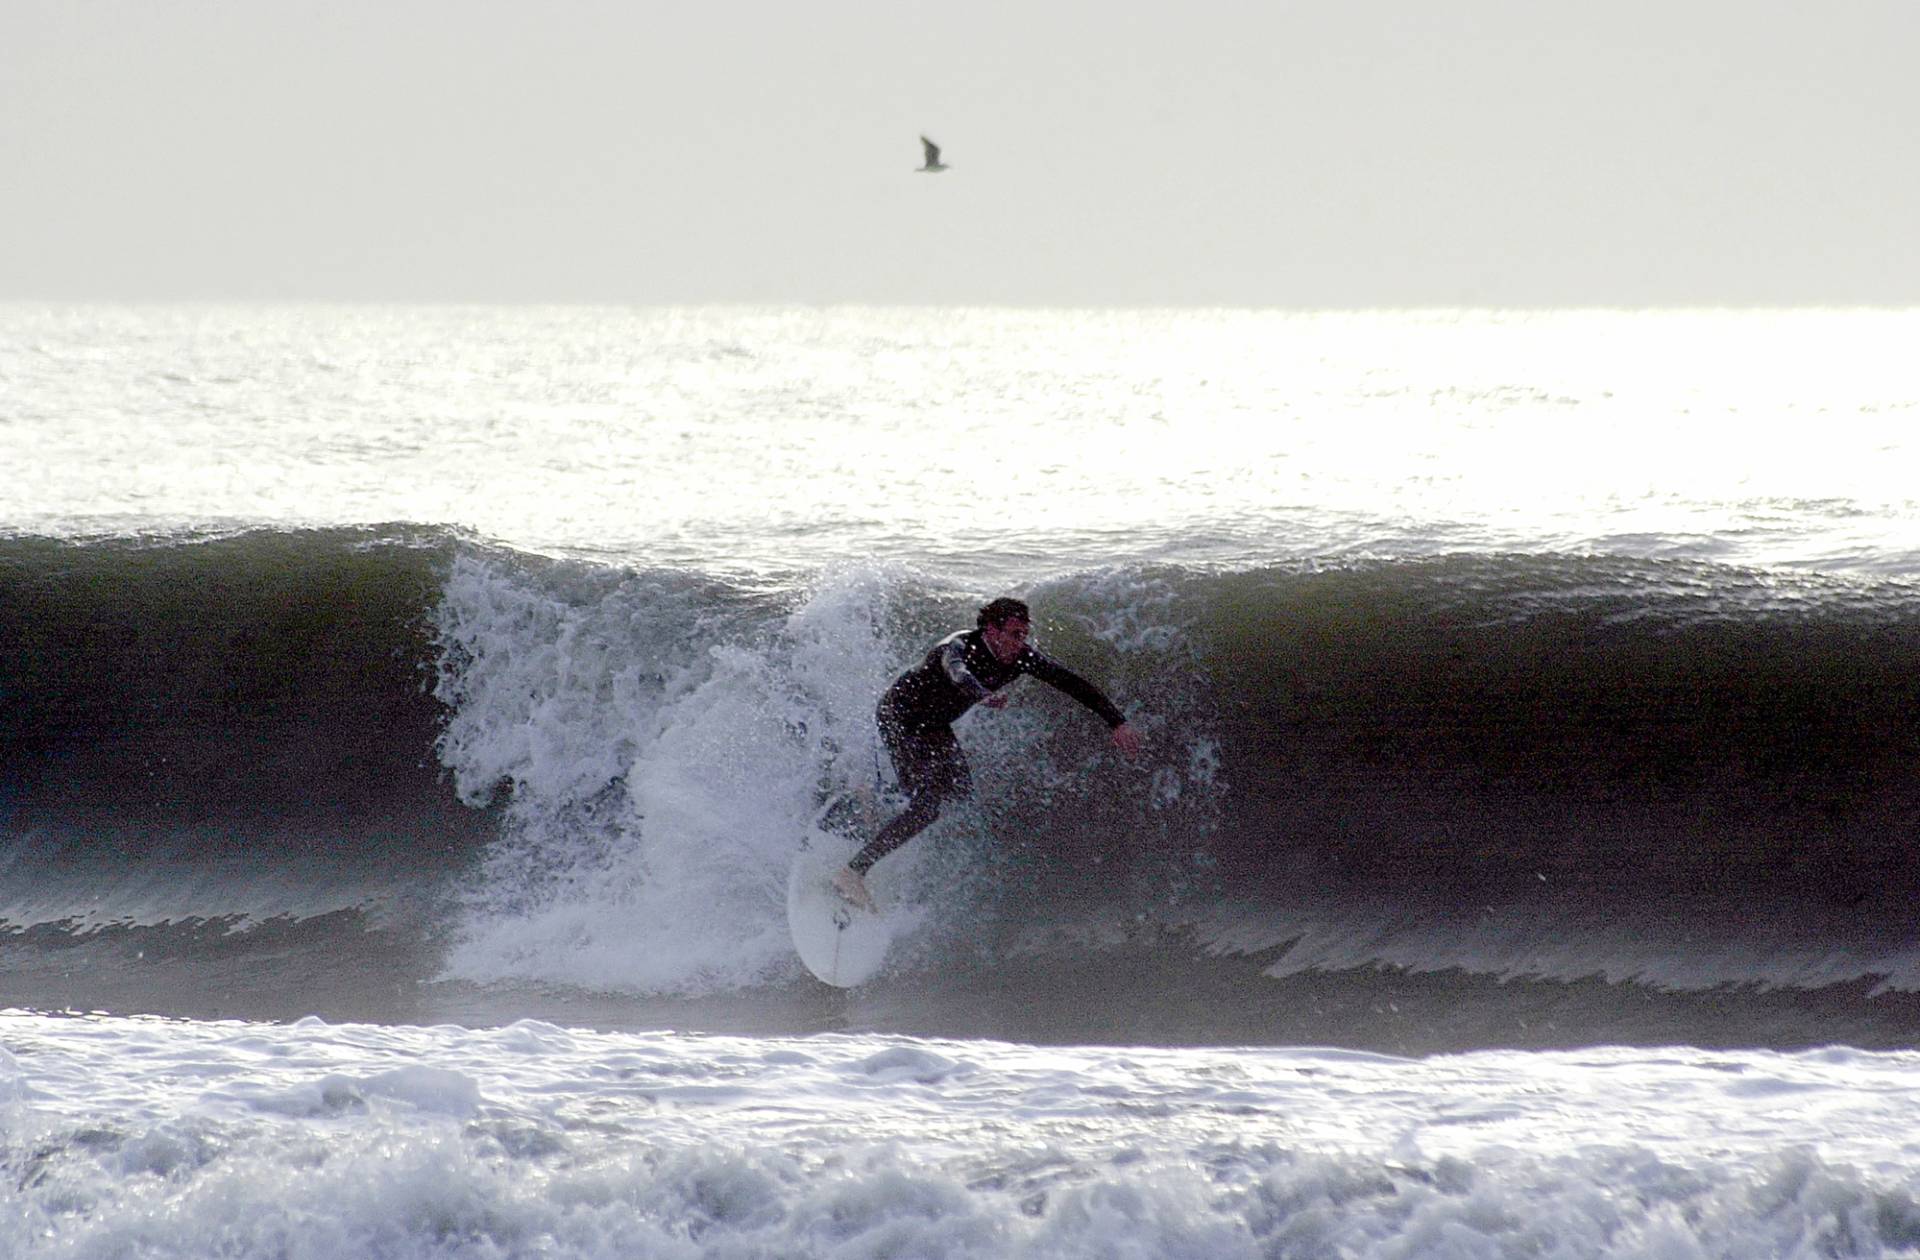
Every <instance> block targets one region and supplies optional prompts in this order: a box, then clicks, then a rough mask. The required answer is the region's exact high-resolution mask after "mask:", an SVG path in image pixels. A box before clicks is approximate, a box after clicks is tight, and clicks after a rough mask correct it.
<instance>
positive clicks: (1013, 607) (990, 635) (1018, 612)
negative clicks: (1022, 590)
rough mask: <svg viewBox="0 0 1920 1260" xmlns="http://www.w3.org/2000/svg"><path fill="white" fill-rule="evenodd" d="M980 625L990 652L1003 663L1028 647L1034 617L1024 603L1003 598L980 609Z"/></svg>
mask: <svg viewBox="0 0 1920 1260" xmlns="http://www.w3.org/2000/svg"><path fill="white" fill-rule="evenodd" d="M979 625H980V630H981V636H982V637H983V638H985V639H986V641H987V648H988V650H989V651H991V652H992V653H993V654H994V656H995V657H997V658H999V659H1000V660H1002V661H1011V660H1012V659H1013V658H1014V657H1016V656H1018V655H1020V651H1021V649H1022V648H1024V647H1026V646H1027V634H1028V633H1029V632H1030V631H1031V630H1032V629H1033V615H1032V614H1031V613H1029V612H1028V611H1027V606H1026V604H1025V603H1024V602H1022V601H1020V600H1017V599H1012V598H1009V597H1006V596H1002V597H1001V598H999V599H996V600H994V601H993V602H991V603H989V604H987V605H986V606H985V607H983V608H981V610H980V617H979Z"/></svg>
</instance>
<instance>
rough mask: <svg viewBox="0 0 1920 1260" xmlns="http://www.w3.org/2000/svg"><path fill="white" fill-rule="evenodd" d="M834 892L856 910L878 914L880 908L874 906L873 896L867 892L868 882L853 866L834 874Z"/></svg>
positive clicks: (842, 868)
mask: <svg viewBox="0 0 1920 1260" xmlns="http://www.w3.org/2000/svg"><path fill="white" fill-rule="evenodd" d="M833 890H834V891H835V892H837V893H839V894H840V895H841V896H842V897H844V898H846V899H847V901H848V902H850V903H852V905H853V906H854V907H855V908H856V909H860V910H865V911H866V912H867V913H869V914H873V913H876V912H878V910H879V909H880V907H879V906H876V905H874V904H873V894H872V893H870V892H868V891H867V881H866V880H864V879H861V878H860V872H859V871H856V870H854V869H853V868H852V867H851V866H843V867H841V868H840V869H839V870H837V871H835V872H834V873H833Z"/></svg>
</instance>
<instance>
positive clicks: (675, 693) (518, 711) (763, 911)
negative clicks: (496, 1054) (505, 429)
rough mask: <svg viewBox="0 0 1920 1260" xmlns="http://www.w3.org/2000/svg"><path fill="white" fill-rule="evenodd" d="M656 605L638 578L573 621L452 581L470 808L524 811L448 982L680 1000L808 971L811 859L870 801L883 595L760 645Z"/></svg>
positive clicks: (503, 580)
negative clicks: (833, 805)
mask: <svg viewBox="0 0 1920 1260" xmlns="http://www.w3.org/2000/svg"><path fill="white" fill-rule="evenodd" d="M660 594H661V593H660V591H659V590H658V589H657V588H656V587H655V586H654V585H652V584H650V583H649V582H648V581H647V580H646V579H645V578H643V577H634V578H631V579H629V580H628V584H627V585H620V584H614V585H612V586H602V587H597V588H595V589H592V590H591V591H589V592H587V593H586V594H585V595H584V596H582V597H580V598H578V599H577V600H575V601H573V602H569V601H568V599H567V598H566V596H565V594H564V593H563V592H561V591H559V590H556V589H555V587H554V586H553V584H551V583H545V584H540V583H535V582H534V581H532V580H531V579H529V578H527V577H525V576H524V575H516V574H513V573H509V572H507V571H504V570H503V569H501V568H499V567H497V566H494V565H492V564H489V563H486V562H484V561H481V560H478V559H467V560H463V561H461V562H460V564H459V566H458V567H457V568H456V571H455V573H454V574H453V576H452V578H451V580H450V581H449V583H448V587H447V593H446V598H445V600H444V601H443V604H442V606H441V613H440V617H441V622H440V632H441V636H442V639H443V642H444V644H445V645H446V648H447V651H448V653H449V655H450V658H451V659H452V660H453V661H454V662H455V663H454V664H452V665H450V666H449V667H448V669H447V670H446V671H445V673H444V677H443V683H442V695H443V698H445V699H447V700H448V701H449V703H450V704H451V705H452V707H453V716H452V718H451V720H450V723H449V725H448V728H447V732H446V736H445V738H444V740H443V744H442V757H443V760H444V761H445V762H446V763H447V764H448V765H449V766H450V767H451V768H452V769H453V772H454V775H455V780H456V782H457V783H458V784H459V786H460V789H461V791H462V792H463V793H464V794H465V795H467V797H468V798H469V799H470V800H480V799H483V798H484V797H485V796H486V794H488V793H489V792H490V791H492V790H494V789H495V787H496V785H498V784H500V783H501V782H502V781H505V782H506V783H507V784H509V785H510V786H509V788H508V791H509V792H510V800H509V803H508V806H507V811H508V816H507V819H506V822H505V832H506V836H505V838H504V839H503V840H502V841H501V842H500V843H499V844H498V845H497V846H496V847H495V849H494V851H493V853H492V854H491V856H490V857H489V860H488V862H487V863H486V866H485V869H484V870H483V871H482V872H481V875H480V877H479V878H478V879H477V880H476V881H475V882H474V885H473V887H472V889H471V893H470V896H469V898H468V909H467V914H466V919H465V928H464V931H463V935H462V940H461V942H460V944H459V945H458V947H457V948H456V949H455V950H454V951H453V953H452V955H451V957H450V960H449V964H448V967H449V971H450V973H451V974H453V975H455V976H458V977H461V978H465V979H474V980H500V979H532V980H541V981H554V982H561V983H568V984H576V985H584V986H589V987H601V988H607V987H613V988H639V989H644V990H654V991H673V990H684V989H689V988H697V987H712V986H720V987H728V986H737V985H741V984H748V983H752V982H754V981H756V980H760V979H764V978H766V977H768V976H772V975H780V974H786V973H788V972H791V971H792V970H793V968H794V967H795V966H796V964H795V963H794V962H793V960H792V949H791V946H790V944H789V942H788V938H787V929H786V921H785V910H784V905H785V901H784V889H785V879H786V870H787V865H788V861H789V859H790V857H791V854H792V851H793V848H794V846H795V844H796V843H797V838H798V837H799V836H801V835H803V834H804V833H805V830H806V827H807V826H808V825H809V823H810V822H811V820H812V819H813V818H814V816H815V814H816V813H817V811H818V810H819V809H820V808H821V805H822V802H823V799H825V797H826V796H827V795H829V794H831V793H833V792H835V791H843V790H845V789H846V788H847V787H849V786H853V785H859V786H871V784H872V783H873V780H874V768H875V764H876V763H875V757H876V752H877V743H878V737H877V735H876V734H875V732H874V731H873V726H872V719H871V710H872V706H873V703H874V698H875V697H876V696H878V695H879V693H880V692H881V690H883V688H884V686H885V681H886V678H887V669H888V665H889V656H888V650H889V649H888V646H887V644H886V642H885V640H884V637H883V634H882V631H881V629H880V627H879V622H880V620H881V618H882V617H883V616H884V614H885V611H886V608H885V605H886V599H887V580H886V578H885V577H884V575H882V574H879V573H876V572H873V571H850V572H848V573H846V574H844V575H843V576H841V577H839V578H835V579H829V580H827V581H826V582H824V583H823V584H822V585H821V586H820V587H819V588H818V589H817V590H816V591H815V592H814V593H813V594H812V595H811V597H810V598H808V599H807V600H806V601H805V602H804V603H803V604H802V605H801V606H800V607H798V608H796V609H794V610H792V611H791V612H790V613H788V614H786V615H785V616H783V617H772V618H766V620H765V622H764V623H759V622H756V621H755V620H754V619H753V617H752V616H750V615H748V616H743V617H742V618H741V619H740V620H739V621H737V622H735V623H734V624H731V625H722V624H719V623H717V622H716V621H714V620H713V617H714V614H713V613H712V611H711V608H710V607H709V608H708V610H707V611H706V613H705V620H704V621H703V620H702V618H701V615H700V613H699V610H698V609H697V607H696V606H695V605H693V604H692V603H691V602H690V601H689V602H685V603H682V602H679V601H675V600H672V599H662V598H661V597H660ZM761 615H762V616H764V614H761Z"/></svg>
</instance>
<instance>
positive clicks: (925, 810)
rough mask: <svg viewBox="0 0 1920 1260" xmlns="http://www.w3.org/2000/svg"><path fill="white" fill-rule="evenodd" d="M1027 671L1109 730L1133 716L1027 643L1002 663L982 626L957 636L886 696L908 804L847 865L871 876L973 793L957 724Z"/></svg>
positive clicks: (886, 732) (892, 748)
mask: <svg viewBox="0 0 1920 1260" xmlns="http://www.w3.org/2000/svg"><path fill="white" fill-rule="evenodd" d="M1022 674H1032V675H1033V676H1034V677H1035V678H1038V679H1039V680H1040V681H1041V682H1044V683H1047V684H1049V685H1050V686H1053V687H1057V688H1058V689H1059V690H1061V691H1064V692H1066V693H1067V694H1068V695H1069V696H1072V697H1073V698H1074V699H1075V700H1078V701H1079V702H1080V703H1081V704H1083V705H1085V706H1086V707H1087V708H1089V709H1092V710H1093V711H1094V712H1095V713H1097V714H1099V715H1100V717H1101V718H1102V720H1104V721H1105V722H1106V724H1107V725H1108V726H1109V727H1117V726H1124V725H1126V721H1127V719H1126V718H1125V717H1124V716H1122V715H1121V713H1120V710H1118V709H1116V708H1114V707H1113V702H1112V701H1110V700H1108V699H1107V698H1106V696H1104V695H1102V694H1101V692H1100V689H1099V688H1098V687H1096V686H1094V685H1093V684H1092V683H1090V682H1088V681H1087V680H1086V679H1084V678H1082V677H1080V675H1078V674H1076V673H1074V672H1073V671H1072V670H1070V669H1068V668H1067V667H1066V666H1065V665H1062V664H1060V663H1059V662H1058V661H1055V660H1053V659H1051V658H1050V657H1047V656H1045V655H1043V654H1042V653H1040V652H1039V651H1037V650H1035V649H1034V648H1032V647H1023V648H1021V649H1020V655H1018V656H1016V657H1014V658H1013V659H1012V660H1011V661H1002V660H1001V659H1000V658H999V657H997V656H995V655H994V654H993V650H992V649H991V648H989V647H988V646H987V641H986V638H985V637H984V636H983V635H982V633H981V632H980V631H979V630H963V631H961V632H960V633H958V634H953V635H949V636H948V637H947V638H944V639H942V640H940V642H938V643H936V644H934V645H933V650H932V651H930V652H928V653H927V656H926V659H925V660H923V661H921V662H920V664H918V665H916V666H914V667H913V668H912V669H910V670H908V671H907V672H906V673H904V674H902V675H900V677H899V678H898V679H897V680H895V682H894V684H893V686H891V687H889V688H887V694H886V695H884V696H882V697H880V707H879V709H878V710H876V712H875V714H874V718H875V720H876V721H877V722H878V723H879V725H880V738H881V739H882V740H883V741H885V743H886V745H887V756H889V757H890V758H892V760H893V768H894V770H895V771H896V772H897V773H898V774H899V776H900V786H901V787H902V788H904V789H905V790H906V793H907V798H908V799H907V808H906V810H905V812H903V813H902V814H901V815H900V816H899V817H898V818H896V819H894V820H893V821H892V822H890V823H888V824H887V825H886V826H884V827H882V828H881V829H880V832H879V834H878V835H876V836H874V838H873V840H872V841H871V842H870V843H869V844H868V845H867V847H866V848H864V849H862V850H860V852H859V854H858V855H856V856H855V857H854V859H853V861H851V862H849V863H847V865H849V866H851V867H852V868H853V869H854V870H856V871H858V872H860V874H861V875H865V874H866V873H867V871H868V870H869V869H870V868H871V867H872V866H873V864H874V863H875V862H878V861H879V860H880V859H881V858H883V857H885V856H886V855H887V854H889V853H891V852H893V851H894V850H895V849H897V848H899V847H900V846H901V845H903V844H905V843H906V842H907V841H909V840H911V839H913V838H914V837H915V836H917V835H919V834H920V832H921V831H923V830H925V829H926V827H927V825H928V824H929V823H931V822H932V821H933V820H934V819H935V818H936V817H938V816H939V814H940V807H941V806H942V805H944V804H946V802H948V801H950V800H953V799H955V798H957V797H961V796H965V795H966V794H967V793H968V792H970V791H971V790H972V788H973V776H972V774H971V772H970V771H969V770H968V769H967V758H966V754H964V753H962V752H961V751H960V741H959V740H957V739H955V738H954V736H953V723H954V722H955V721H956V720H958V719H959V717H960V715H961V714H963V713H965V712H966V711H967V710H968V709H971V708H972V707H973V706H974V705H976V704H978V703H980V702H981V701H982V700H985V699H986V698H987V697H988V696H990V695H992V694H993V693H994V692H996V691H998V690H1000V689H1001V688H1002V687H1004V686H1006V685H1007V684H1008V683H1010V682H1012V681H1013V680H1014V679H1016V678H1018V677H1020V676H1021V675H1022Z"/></svg>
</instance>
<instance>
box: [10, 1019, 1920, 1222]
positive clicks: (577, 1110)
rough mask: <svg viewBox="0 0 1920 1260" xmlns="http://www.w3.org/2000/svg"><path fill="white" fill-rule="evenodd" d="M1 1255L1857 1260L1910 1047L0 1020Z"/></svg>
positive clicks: (1898, 1182)
mask: <svg viewBox="0 0 1920 1260" xmlns="http://www.w3.org/2000/svg"><path fill="white" fill-rule="evenodd" d="M0 1041H3V1042H4V1043H5V1045H6V1046H7V1047H9V1049H10V1057H9V1060H7V1061H5V1062H4V1063H0V1068H3V1069H4V1070H3V1071H0V1075H4V1077H5V1079H6V1080H7V1081H9V1082H10V1090H9V1092H8V1093H7V1095H6V1096H5V1097H4V1098H0V1162H3V1163H4V1166H5V1169H6V1173H7V1175H6V1177H5V1178H4V1180H0V1216H3V1218H4V1220H5V1221H6V1235H5V1238H6V1242H5V1248H6V1253H7V1254H8V1255H10V1256H18V1257H21V1258H22V1260H27V1258H28V1257H42V1256H46V1257H53V1256H114V1255H140V1256H146V1257H156V1258H158V1257H173V1256H180V1257H196V1258H197V1257H201V1256H205V1255H212V1254H218V1255H225V1256H232V1257H255V1256H321V1255H380V1256H388V1257H428V1256H474V1257H479V1256H518V1255H528V1256H531V1255H542V1256H556V1257H614V1256H634V1255H646V1256H714V1257H769V1258H771V1257H810V1256H832V1257H842V1256H879V1255H911V1256H951V1257H974V1256H979V1257H1007V1256H1016V1257H1018V1256H1027V1257H1047V1258H1053V1257H1080V1256H1089V1257H1091V1256H1142V1257H1146V1256H1154V1257H1161V1256H1192V1257H1208V1258H1209V1260H1212V1258H1218V1257H1224V1258H1232V1257H1249V1258H1251V1257H1256V1256H1306V1255H1326V1256H1332V1255H1340V1256H1353V1257H1372V1256H1379V1257H1425V1256H1431V1257H1454V1256H1516V1257H1517V1256H1540V1255H1554V1256H1594V1257H1605V1256H1618V1257H1659V1258H1663V1260H1664V1258H1667V1257H1675V1258H1678V1257H1697V1256H1740V1257H1747V1256H1809V1257H1811V1256H1833V1255H1854V1256H1880V1255H1894V1254H1910V1253H1911V1251H1912V1249H1913V1248H1915V1247H1916V1246H1920V1199H1916V1196H1917V1195H1920V1173H1916V1171H1915V1170H1916V1168H1920V1159H1916V1156H1920V1140H1916V1138H1915V1137H1914V1135H1913V1130H1912V1125H1911V1118H1912V1116H1913V1114H1914V1109H1915V1107H1916V1106H1917V1105H1920V1055H1914V1054H1910V1053H1909V1054H1869V1053H1863V1052H1858V1051H1852V1050H1841V1049H1832V1050H1824V1051H1817V1052H1810V1053H1804V1054H1792V1055H1782V1054H1770V1053H1710V1052H1706V1051H1699V1050H1690V1049H1673V1050H1664V1051H1649V1052H1641V1051H1628V1050H1609V1049H1600V1050H1590V1051H1582V1052H1577V1053H1561V1054H1507V1053H1487V1054H1471V1055H1463V1056H1457V1057H1448V1058H1438V1059H1431V1060H1425V1061H1415V1060H1405V1059H1393V1058H1385V1057H1381V1056H1375V1055H1365V1054H1358V1053H1353V1052H1337V1051H1326V1050H1310V1049H1296V1050H1212V1051H1203V1050H1159V1049H1151V1048H1127V1049H1099V1048H1080V1049H1048V1050H1042V1049H1035V1048H1031V1047H1024V1046H1017V1045H1006V1044H996V1043H987V1042H964V1043H961V1042H926V1041H913V1040H907V1039H892V1038H873V1037H850V1036H823V1037H817V1038H809V1039H777V1038H775V1039H753V1040H743V1039H733V1038H714V1037H692V1036H685V1035H676V1034H638V1035H637V1034H604V1033H594V1032H587V1031H581V1030H563V1029H559V1028H555V1027H553V1026H551V1025H537V1024H522V1025H516V1026H513V1027H510V1028H504V1029H497V1030H493V1031H468V1030H465V1029H461V1028H453V1027H442V1028H408V1027H371V1026H364V1025H339V1026H335V1025H328V1024H324V1023H321V1022H320V1021H317V1020H307V1021H302V1022H301V1023H300V1024H297V1025H291V1026H270V1025H250V1024H240V1023H223V1024H209V1023H199V1024H195V1023H176V1022H165V1021H158V1020H149V1019H121V1018H108V1017H53V1016H42V1015H29V1014H25V1013H20V1012H11V1013H6V1014H4V1015H0Z"/></svg>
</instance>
